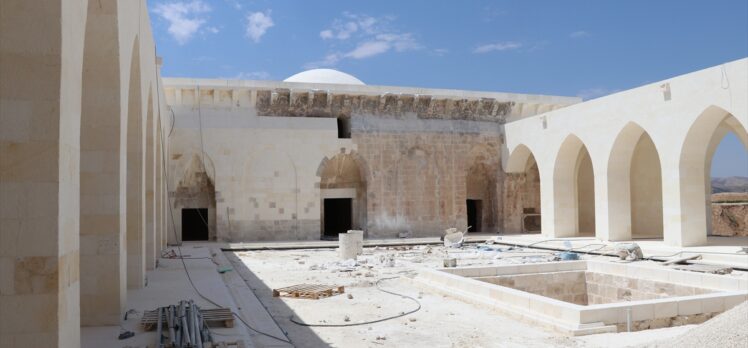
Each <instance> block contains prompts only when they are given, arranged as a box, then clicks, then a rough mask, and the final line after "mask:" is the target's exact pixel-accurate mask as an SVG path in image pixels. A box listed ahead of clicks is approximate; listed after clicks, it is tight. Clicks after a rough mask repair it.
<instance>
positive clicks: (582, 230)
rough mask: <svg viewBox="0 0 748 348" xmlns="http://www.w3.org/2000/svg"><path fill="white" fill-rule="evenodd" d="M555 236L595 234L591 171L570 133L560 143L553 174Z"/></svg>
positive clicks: (581, 146) (584, 152)
mask: <svg viewBox="0 0 748 348" xmlns="http://www.w3.org/2000/svg"><path fill="white" fill-rule="evenodd" d="M553 207H554V218H553V220H554V221H553V222H552V223H553V226H554V227H553V228H554V233H555V236H557V237H568V236H579V235H589V234H592V235H594V233H595V194H594V168H593V166H592V160H591V158H590V155H589V152H588V151H587V148H586V146H585V145H584V143H583V142H582V140H580V139H579V138H578V137H577V136H576V135H573V134H570V135H569V136H567V137H566V139H565V140H564V141H563V143H562V144H561V146H560V148H559V151H558V154H557V156H556V161H555V167H554V171H553Z"/></svg>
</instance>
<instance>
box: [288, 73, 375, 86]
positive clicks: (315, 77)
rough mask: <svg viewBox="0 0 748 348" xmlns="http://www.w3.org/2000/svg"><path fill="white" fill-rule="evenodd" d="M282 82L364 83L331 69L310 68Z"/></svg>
mask: <svg viewBox="0 0 748 348" xmlns="http://www.w3.org/2000/svg"><path fill="white" fill-rule="evenodd" d="M283 81H284V82H301V83H332V84H336V85H364V83H363V82H361V80H359V79H357V78H355V77H353V76H351V75H348V74H346V73H344V72H340V71H337V70H333V69H312V70H307V71H302V72H300V73H298V74H296V75H293V76H291V77H289V78H287V79H285V80H283Z"/></svg>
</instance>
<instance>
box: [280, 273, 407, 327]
mask: <svg viewBox="0 0 748 348" xmlns="http://www.w3.org/2000/svg"><path fill="white" fill-rule="evenodd" d="M395 278H400V277H390V278H381V279H379V280H377V283H376V285H377V290H379V291H381V292H384V293H387V294H390V295H395V296H399V297H402V298H405V299H408V300H411V301H413V302H415V303H416V305H417V306H418V307H417V308H416V309H413V310H410V311H408V312H404V313H400V314H398V315H393V316H390V317H386V318H381V319H376V320H371V321H365V322H360V323H350V324H307V323H305V322H301V321H297V320H296V319H294V317H293V315H292V316H290V317H289V319H288V320H290V321H291V322H292V323H294V324H296V325H301V326H307V327H349V326H361V325H369V324H376V323H381V322H383V321H387V320H392V319H397V318H402V317H404V316H406V315H410V314H413V313H415V312H418V311H419V310H421V302H419V301H418V300H416V299H415V298H413V297H410V296H408V295H403V294H398V293H396V292H392V291H389V290H385V289H382V288H381V287H380V286H379V283H380V282H382V281H383V280H389V279H395Z"/></svg>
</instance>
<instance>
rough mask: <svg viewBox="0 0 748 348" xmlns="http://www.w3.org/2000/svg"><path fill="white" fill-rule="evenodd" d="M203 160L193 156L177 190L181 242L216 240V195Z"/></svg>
mask: <svg viewBox="0 0 748 348" xmlns="http://www.w3.org/2000/svg"><path fill="white" fill-rule="evenodd" d="M203 159H205V160H206V161H208V158H207V157H202V158H201V157H200V156H198V155H197V154H194V155H193V156H192V159H191V160H190V162H189V165H188V166H187V168H186V169H185V172H184V174H183V176H182V179H181V180H180V181H179V184H177V187H176V188H175V190H174V208H175V210H174V213H175V214H174V215H175V223H176V224H179V226H177V230H178V231H181V240H180V241H177V242H181V241H207V240H216V192H215V186H214V184H213V180H212V179H211V177H210V176H209V175H208V172H207V170H206V167H205V165H204V163H203Z"/></svg>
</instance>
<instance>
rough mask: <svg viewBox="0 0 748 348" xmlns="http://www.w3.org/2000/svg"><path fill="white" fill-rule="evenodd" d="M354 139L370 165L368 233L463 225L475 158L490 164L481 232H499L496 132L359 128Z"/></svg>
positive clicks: (431, 232) (414, 232)
mask: <svg viewBox="0 0 748 348" xmlns="http://www.w3.org/2000/svg"><path fill="white" fill-rule="evenodd" d="M353 140H354V142H355V143H356V144H357V147H358V154H359V155H360V156H361V158H362V159H363V160H364V161H365V162H366V166H367V167H368V168H369V172H368V175H369V177H368V178H367V179H366V183H367V191H366V192H367V222H368V223H367V230H368V231H367V232H368V236H369V237H377V238H382V237H397V236H398V233H400V232H410V235H411V236H413V237H423V236H436V235H440V234H441V233H442V232H443V231H444V230H445V229H447V228H450V227H456V228H458V229H461V230H464V229H465V228H466V227H467V217H466V209H467V208H466V199H467V198H468V192H467V186H468V176H469V175H470V173H469V170H470V168H471V167H473V166H474V165H476V164H478V165H481V166H483V167H485V168H489V169H488V170H486V171H484V172H482V173H483V174H482V175H484V176H486V175H487V176H490V177H491V180H490V181H489V183H490V184H488V185H486V186H484V193H483V195H481V196H480V198H481V199H482V205H483V212H484V213H483V214H481V215H482V216H484V217H485V218H486V219H484V222H483V226H484V227H485V228H483V231H482V232H496V228H497V226H500V219H501V218H500V217H499V216H498V214H497V212H498V211H499V208H498V206H499V204H500V202H499V201H498V199H497V198H496V197H501V195H500V192H501V189H502V186H501V185H499V183H500V182H501V179H502V176H501V173H500V172H499V170H498V167H499V146H500V141H501V140H500V136H499V135H498V134H497V133H494V134H482V133H441V132H420V133H393V132H368V133H362V132H358V133H357V132H356V130H355V129H354V131H353ZM471 162H472V163H471ZM482 179H486V178H485V177H483V178H482ZM473 194H474V195H477V193H473ZM474 197H478V196H474Z"/></svg>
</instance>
